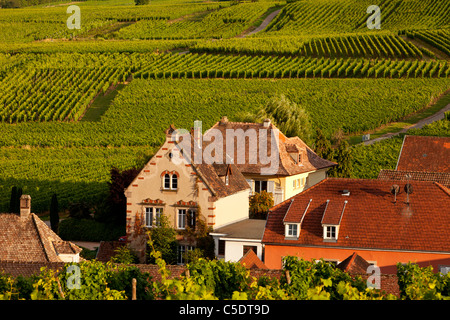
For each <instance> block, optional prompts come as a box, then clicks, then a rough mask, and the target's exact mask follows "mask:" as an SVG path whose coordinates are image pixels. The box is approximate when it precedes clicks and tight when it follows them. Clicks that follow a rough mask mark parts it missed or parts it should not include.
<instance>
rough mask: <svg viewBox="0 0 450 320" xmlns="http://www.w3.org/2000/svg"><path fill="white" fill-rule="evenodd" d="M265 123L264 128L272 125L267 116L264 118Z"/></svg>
mask: <svg viewBox="0 0 450 320" xmlns="http://www.w3.org/2000/svg"><path fill="white" fill-rule="evenodd" d="M263 125H264V128H268V127H269V126H270V119H267V118H266V119H264V122H263Z"/></svg>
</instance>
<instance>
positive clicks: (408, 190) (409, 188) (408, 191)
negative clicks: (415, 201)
mask: <svg viewBox="0 0 450 320" xmlns="http://www.w3.org/2000/svg"><path fill="white" fill-rule="evenodd" d="M405 177H406V180H407V182H406V184H405V192H406V204H408V205H409V195H410V194H411V193H413V187H412V185H411V183H409V180H410V179H411V175H410V174H407V175H406V176H405Z"/></svg>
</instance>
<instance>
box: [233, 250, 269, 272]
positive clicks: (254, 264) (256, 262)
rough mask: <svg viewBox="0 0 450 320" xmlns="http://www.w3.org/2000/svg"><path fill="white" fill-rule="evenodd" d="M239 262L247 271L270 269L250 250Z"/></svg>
mask: <svg viewBox="0 0 450 320" xmlns="http://www.w3.org/2000/svg"><path fill="white" fill-rule="evenodd" d="M239 262H240V263H241V264H242V265H243V266H244V267H245V268H247V269H269V268H267V266H266V265H265V264H264V262H262V261H261V259H259V258H258V256H257V255H256V253H255V252H253V250H252V249H250V250H248V251H247V253H246V254H244V256H243V257H242V258H241V259H240V260H239Z"/></svg>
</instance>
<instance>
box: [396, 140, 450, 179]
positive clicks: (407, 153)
mask: <svg viewBox="0 0 450 320" xmlns="http://www.w3.org/2000/svg"><path fill="white" fill-rule="evenodd" d="M396 170H399V171H422V172H423V171H426V172H446V173H450V137H422V136H405V138H404V140H403V146H402V149H401V151H400V156H399V159H398V163H397V168H396Z"/></svg>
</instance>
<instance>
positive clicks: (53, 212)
mask: <svg viewBox="0 0 450 320" xmlns="http://www.w3.org/2000/svg"><path fill="white" fill-rule="evenodd" d="M50 226H51V228H52V230H53V232H55V233H58V229H59V205H58V197H57V195H56V193H54V194H53V195H52V199H51V201H50Z"/></svg>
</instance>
